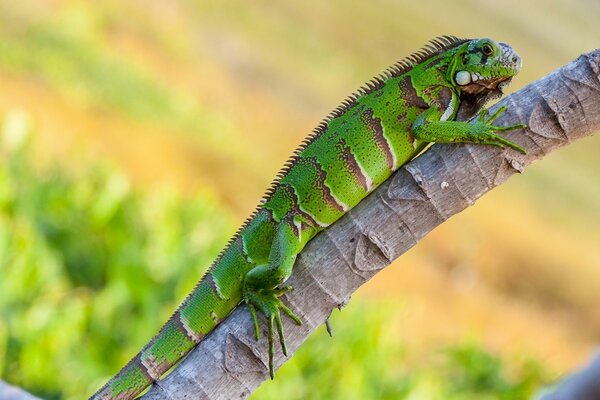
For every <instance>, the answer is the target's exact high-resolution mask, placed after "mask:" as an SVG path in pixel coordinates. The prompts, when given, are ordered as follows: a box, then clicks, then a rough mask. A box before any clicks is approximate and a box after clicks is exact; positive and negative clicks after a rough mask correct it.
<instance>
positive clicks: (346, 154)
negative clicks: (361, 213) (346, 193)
mask: <svg viewBox="0 0 600 400" xmlns="http://www.w3.org/2000/svg"><path fill="white" fill-rule="evenodd" d="M340 145H341V147H342V158H343V159H344V162H345V163H346V165H347V166H348V170H349V171H350V172H351V173H352V175H353V176H354V179H355V180H356V182H358V184H359V185H360V186H361V187H362V188H363V189H364V190H365V192H367V191H369V185H368V183H367V177H366V176H364V175H363V172H362V171H361V169H360V166H359V165H358V162H357V161H356V157H354V154H352V150H351V149H350V147H348V146H347V145H346V142H345V141H344V139H341V140H340Z"/></svg>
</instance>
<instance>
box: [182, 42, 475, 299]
mask: <svg viewBox="0 0 600 400" xmlns="http://www.w3.org/2000/svg"><path fill="white" fill-rule="evenodd" d="M468 41H469V39H461V38H458V37H456V36H450V35H445V36H438V37H436V38H434V39H432V40H430V41H429V42H428V43H427V44H426V45H425V46H423V47H422V48H421V49H420V50H418V51H416V52H414V53H412V54H411V55H409V56H408V57H405V58H403V59H401V60H399V61H397V62H396V63H394V64H393V65H392V66H391V67H389V68H387V69H385V70H384V71H383V72H382V73H380V74H379V75H377V76H375V77H374V78H373V79H371V80H370V81H368V82H367V83H366V84H365V85H364V86H362V87H360V88H359V89H358V90H357V91H356V92H354V93H353V94H351V95H350V96H348V97H346V98H345V99H344V100H343V101H342V103H341V104H340V105H339V106H338V107H336V108H335V109H334V110H333V111H332V112H330V113H329V115H327V116H326V117H325V118H324V119H323V120H322V121H321V122H319V124H318V125H317V127H316V128H314V129H313V131H312V132H311V134H310V135H308V136H307V137H306V138H305V139H304V140H303V141H302V142H301V143H300V145H299V146H298V147H297V148H296V150H294V153H293V154H292V156H291V157H290V158H288V160H287V161H286V162H285V164H284V165H283V167H282V168H281V169H280V170H279V172H277V175H276V176H275V179H274V180H273V181H272V183H271V185H270V187H269V188H268V189H267V190H266V192H265V194H264V195H263V197H262V199H261V201H260V203H259V204H258V206H257V207H256V209H255V210H254V211H253V212H252V214H251V215H250V216H249V217H248V218H247V219H246V221H244V223H243V224H242V225H241V226H240V227H239V228H238V230H237V231H236V232H235V234H234V235H233V236H232V237H231V239H229V241H228V242H227V245H226V246H225V247H224V248H223V250H222V251H221V253H220V254H219V255H218V256H217V258H216V259H215V261H214V263H213V265H215V264H216V263H218V262H219V260H220V259H221V258H222V257H223V255H224V254H225V252H226V251H227V250H228V249H229V247H230V246H231V245H232V244H233V243H234V242H235V241H236V240H238V239H239V237H240V234H241V232H242V231H243V230H244V228H246V227H247V226H248V224H249V223H250V222H251V221H252V219H253V218H254V217H255V216H256V214H257V213H258V212H259V211H260V210H261V206H262V205H263V204H264V203H265V202H266V201H267V200H269V198H270V197H271V196H272V195H273V193H274V192H275V190H276V189H277V187H278V186H279V182H280V181H281V178H283V177H284V176H285V175H286V174H287V173H288V171H289V170H290V168H292V167H293V166H294V164H295V163H296V161H297V159H298V156H299V155H300V153H301V152H302V150H304V149H305V148H306V146H308V145H309V144H311V143H312V142H313V141H314V140H315V139H316V138H318V137H319V136H320V135H321V134H322V133H323V132H324V131H325V130H326V129H327V124H328V123H329V121H331V120H332V119H334V118H337V117H339V116H340V115H342V114H344V113H345V112H346V111H348V109H350V108H351V107H352V106H354V105H355V104H356V102H357V100H358V99H359V98H360V97H362V96H365V95H367V94H369V93H371V92H373V91H375V90H377V89H379V88H381V87H382V86H383V84H384V83H385V81H386V80H388V79H389V78H393V77H396V76H400V75H403V74H405V73H407V72H408V71H410V70H411V68H412V67H413V66H414V65H416V64H420V63H422V62H424V61H426V60H428V59H430V58H432V57H434V56H436V55H438V54H440V53H441V52H443V51H446V50H448V49H450V48H452V47H456V46H458V45H461V44H463V43H465V42H468ZM209 271H210V269H208V271H207V273H208V272H209ZM192 293H193V292H192ZM186 301H187V299H186Z"/></svg>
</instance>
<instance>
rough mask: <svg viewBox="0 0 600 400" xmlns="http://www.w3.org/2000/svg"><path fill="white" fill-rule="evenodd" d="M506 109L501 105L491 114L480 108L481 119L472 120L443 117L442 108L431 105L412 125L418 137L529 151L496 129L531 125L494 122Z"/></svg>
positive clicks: (508, 129)
mask: <svg viewBox="0 0 600 400" xmlns="http://www.w3.org/2000/svg"><path fill="white" fill-rule="evenodd" d="M505 111H506V107H500V108H499V109H498V110H497V111H496V112H495V113H494V114H492V115H489V111H488V110H487V109H483V110H481V111H480V113H479V116H478V117H477V119H476V120H475V121H474V122H472V123H469V122H463V121H441V120H440V112H439V111H437V110H436V109H435V108H431V109H429V110H427V111H425V112H423V113H422V114H421V115H420V116H419V117H418V118H417V120H416V121H415V123H414V124H413V126H412V132H413V135H414V136H415V138H417V139H419V140H421V141H424V142H435V143H456V142H462V143H481V144H487V145H492V146H497V147H502V148H503V147H504V146H508V147H510V148H512V149H514V150H517V151H520V152H521V153H523V154H525V153H526V152H525V149H523V148H522V147H521V146H519V145H517V144H515V143H513V142H511V141H509V140H506V139H504V138H503V137H502V136H499V135H497V134H496V133H495V132H506V131H512V130H515V129H524V128H527V125H523V124H517V125H510V126H497V125H494V124H493V122H494V121H495V120H496V119H497V118H498V117H499V116H500V115H501V114H502V113H503V112H505Z"/></svg>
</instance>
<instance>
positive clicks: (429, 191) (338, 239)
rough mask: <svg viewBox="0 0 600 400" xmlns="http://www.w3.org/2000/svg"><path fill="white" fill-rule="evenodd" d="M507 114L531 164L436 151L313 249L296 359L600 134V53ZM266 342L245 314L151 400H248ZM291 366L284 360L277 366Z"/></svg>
mask: <svg viewBox="0 0 600 400" xmlns="http://www.w3.org/2000/svg"><path fill="white" fill-rule="evenodd" d="M499 105H507V106H508V110H509V111H508V112H507V113H506V114H504V115H503V116H502V117H501V118H499V120H498V124H499V125H509V124H516V123H526V124H528V126H529V129H527V130H525V131H515V132H510V133H509V134H508V135H507V137H508V139H509V140H512V141H514V142H516V143H518V144H520V145H521V146H523V147H524V148H525V149H526V150H527V155H522V154H520V153H517V152H515V151H512V150H502V149H498V148H494V147H491V146H478V145H434V146H432V147H431V149H429V150H428V151H427V152H425V153H424V154H423V155H422V156H420V157H418V158H417V159H415V160H413V161H411V162H410V163H408V164H407V165H406V166H404V167H403V168H401V169H400V170H399V171H397V172H396V173H395V174H394V175H393V176H392V177H391V178H390V179H388V181H386V182H385V183H384V184H383V185H382V186H381V187H379V188H378V189H377V190H376V191H375V192H374V193H372V194H371V195H370V196H369V197H368V198H366V199H365V200H363V201H362V202H361V203H360V204H359V205H358V206H357V207H356V208H355V209H353V210H352V211H351V212H350V213H348V215H346V216H345V217H343V218H342V219H341V220H339V221H338V222H336V223H335V224H334V225H333V226H331V227H330V228H328V229H327V230H326V231H325V232H323V233H322V234H320V235H319V236H318V237H316V238H315V239H314V240H312V241H311V242H310V243H309V244H308V246H307V247H306V248H305V249H304V251H303V252H302V254H301V255H300V257H299V258H298V261H297V263H296V266H295V268H294V274H293V276H292V277H291V278H290V281H289V283H290V284H291V285H293V286H294V288H295V290H294V291H293V292H291V293H290V294H289V295H287V298H286V302H287V303H288V304H289V305H290V306H291V308H292V309H293V310H294V311H295V312H296V313H298V314H299V315H300V316H301V317H302V320H303V321H304V325H302V326H296V325H294V324H293V323H291V322H290V321H289V320H288V319H285V318H284V319H285V323H284V327H285V330H286V334H287V343H288V351H289V352H290V353H293V352H294V351H295V350H296V349H297V348H298V347H299V346H300V345H301V344H302V342H304V340H305V339H306V338H307V337H308V336H309V335H310V334H311V333H312V332H313V331H314V330H315V329H316V328H317V327H318V326H319V325H321V324H323V323H324V322H325V321H326V319H327V318H328V317H329V315H330V314H331V312H332V310H333V309H334V308H336V307H338V306H339V305H341V304H345V303H346V302H347V301H348V300H349V298H350V294H351V293H352V292H354V291H355V290H356V289H357V288H358V287H359V286H361V285H362V284H364V283H365V282H366V281H368V280H369V279H370V278H371V277H372V276H373V275H375V274H376V273H377V272H378V271H380V270H381V269H382V268H384V267H385V266H387V265H388V264H390V263H391V262H392V261H393V260H394V259H396V258H397V257H399V256H400V255H402V254H403V253H404V252H406V251H407V250H408V249H410V248H411V247H412V246H414V245H415V244H416V243H417V242H418V241H419V240H420V239H421V238H422V237H423V236H424V235H425V234H427V233H428V232H430V231H431V230H432V229H433V228H435V227H436V226H437V225H439V224H441V223H442V222H444V221H445V220H446V219H448V218H449V217H450V216H452V215H454V214H456V213H458V212H460V211H462V210H464V209H465V208H467V207H469V206H470V205H472V204H473V203H474V202H475V201H476V200H477V199H478V198H480V197H481V196H482V195H483V194H485V193H486V192H488V191H489V190H491V189H492V188H494V187H496V186H498V185H500V184H502V183H503V182H504V181H506V179H508V178H509V177H510V176H512V175H513V174H515V173H517V172H521V171H523V169H524V168H525V167H526V166H527V165H529V164H531V163H532V162H533V161H535V160H538V159H540V158H542V157H543V156H545V155H546V154H548V153H550V152H551V151H553V150H555V149H557V148H559V147H562V146H565V145H567V144H568V143H570V142H572V141H573V140H576V139H579V138H581V137H584V136H589V135H591V134H592V133H593V132H594V131H595V130H598V129H600V107H599V105H600V49H598V50H596V51H594V52H592V53H589V54H585V55H582V56H581V57H579V58H578V59H576V60H575V61H573V62H572V63H570V64H568V65H566V66H565V67H563V68H560V69H559V70H557V71H555V72H553V73H552V74H550V75H548V76H546V77H544V78H542V79H540V80H538V81H536V82H534V83H532V84H531V85H529V86H527V87H525V88H524V89H522V90H520V91H518V92H516V93H514V94H513V95H511V96H509V97H507V98H506V99H504V100H503V101H501V102H500V103H499ZM497 107H498V105H496V106H495V107H493V108H494V109H495V108H497ZM262 327H263V328H265V324H262ZM265 336H266V332H264V331H263V332H262V338H263V339H262V340H260V341H259V342H257V341H256V340H254V337H253V331H252V320H251V318H250V314H249V313H248V311H247V309H246V307H245V306H241V307H238V308H237V309H236V310H235V311H234V312H233V313H232V315H231V316H230V317H229V318H228V319H227V320H226V321H224V322H223V323H221V324H220V325H219V326H218V327H217V328H216V329H215V331H214V332H212V333H211V334H210V335H209V336H207V337H206V338H205V339H204V340H203V341H202V342H201V343H200V344H199V345H198V347H197V348H195V349H194V350H193V351H192V352H191V353H190V354H189V355H188V357H186V358H185V360H183V361H182V362H181V363H180V364H179V365H178V366H177V368H175V370H174V371H173V372H172V373H171V374H170V375H169V376H167V377H166V378H165V379H164V380H162V381H160V382H158V383H157V384H155V385H154V386H153V387H152V388H151V389H150V391H149V392H148V393H147V394H146V395H145V396H144V397H143V398H144V399H147V400H148V399H165V398H168V399H184V398H186V399H190V398H194V399H230V398H245V397H247V396H249V395H250V393H252V391H253V390H255V389H256V388H257V387H258V386H259V385H260V384H261V383H262V382H263V381H264V380H266V379H268V377H269V374H268V372H267V367H266V363H267V340H266V339H264V338H265ZM285 361H286V358H284V357H283V356H282V355H281V352H276V356H275V365H276V366H277V367H279V366H280V365H281V364H283V363H284V362H285Z"/></svg>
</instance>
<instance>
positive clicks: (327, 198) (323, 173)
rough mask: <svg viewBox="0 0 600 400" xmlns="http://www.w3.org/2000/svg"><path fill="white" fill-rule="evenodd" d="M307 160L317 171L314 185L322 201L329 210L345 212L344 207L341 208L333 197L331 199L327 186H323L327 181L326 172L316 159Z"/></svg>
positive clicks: (309, 158)
mask: <svg viewBox="0 0 600 400" xmlns="http://www.w3.org/2000/svg"><path fill="white" fill-rule="evenodd" d="M307 160H308V161H310V162H311V164H312V165H313V166H314V167H315V169H316V170H317V174H318V175H317V182H316V184H317V188H318V189H319V191H320V192H321V194H322V195H323V200H325V203H327V204H328V205H329V206H330V207H331V208H334V209H336V210H338V211H340V212H345V210H344V207H342V205H341V204H340V203H338V202H337V200H336V199H335V197H333V195H332V194H331V189H329V186H327V185H326V184H325V179H327V171H325V170H324V169H323V167H322V166H321V164H320V163H319V160H317V158H316V157H308V158H307Z"/></svg>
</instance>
